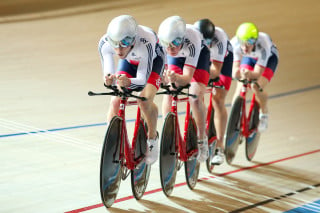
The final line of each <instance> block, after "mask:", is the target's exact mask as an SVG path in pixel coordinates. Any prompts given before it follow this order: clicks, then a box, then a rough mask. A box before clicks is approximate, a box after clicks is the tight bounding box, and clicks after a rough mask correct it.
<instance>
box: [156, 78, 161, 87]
mask: <svg viewBox="0 0 320 213" xmlns="http://www.w3.org/2000/svg"><path fill="white" fill-rule="evenodd" d="M160 83H161V79H160V78H159V79H157V80H156V85H157V87H160Z"/></svg>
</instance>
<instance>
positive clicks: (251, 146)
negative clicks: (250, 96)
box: [246, 101, 260, 161]
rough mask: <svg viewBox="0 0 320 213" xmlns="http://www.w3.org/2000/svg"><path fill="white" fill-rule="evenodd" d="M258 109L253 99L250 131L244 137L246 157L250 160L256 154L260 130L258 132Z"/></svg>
mask: <svg viewBox="0 0 320 213" xmlns="http://www.w3.org/2000/svg"><path fill="white" fill-rule="evenodd" d="M259 110H260V107H259V104H258V103H257V102H256V101H255V102H254V106H253V109H252V112H251V117H250V118H249V119H250V123H249V131H252V133H251V134H250V135H249V137H247V138H246V157H247V160H248V161H251V160H252V158H253V157H254V155H255V154H256V151H257V148H258V143H259V139H260V132H258V125H259Z"/></svg>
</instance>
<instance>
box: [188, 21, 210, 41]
mask: <svg viewBox="0 0 320 213" xmlns="http://www.w3.org/2000/svg"><path fill="white" fill-rule="evenodd" d="M193 25H194V26H195V27H196V28H197V29H198V30H200V32H201V33H202V34H203V37H204V39H210V40H212V39H213V37H214V32H215V26H214V24H213V23H212V22H211V21H210V20H209V19H200V20H199V21H196V22H195V23H194V24H193Z"/></svg>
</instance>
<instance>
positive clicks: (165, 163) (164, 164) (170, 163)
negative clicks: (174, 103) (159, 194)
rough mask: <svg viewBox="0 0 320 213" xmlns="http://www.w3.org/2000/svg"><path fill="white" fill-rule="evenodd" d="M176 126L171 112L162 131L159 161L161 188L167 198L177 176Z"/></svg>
mask: <svg viewBox="0 0 320 213" xmlns="http://www.w3.org/2000/svg"><path fill="white" fill-rule="evenodd" d="M176 125H177V124H176V116H175V114H173V113H171V112H169V113H168V114H167V116H166V119H165V122H164V125H163V129H162V134H161V142H160V143H161V145H160V159H159V162H160V179H161V187H162V191H163V192H164V194H165V195H166V196H170V194H171V193H172V191H173V188H174V184H175V181H176V174H177V165H178V153H177V151H178V150H176V139H177V137H176V133H175V128H176Z"/></svg>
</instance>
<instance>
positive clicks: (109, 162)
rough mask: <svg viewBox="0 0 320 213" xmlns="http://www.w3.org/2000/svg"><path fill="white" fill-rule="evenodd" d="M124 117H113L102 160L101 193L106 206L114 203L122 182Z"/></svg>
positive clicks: (104, 144)
mask: <svg viewBox="0 0 320 213" xmlns="http://www.w3.org/2000/svg"><path fill="white" fill-rule="evenodd" d="M121 129H122V119H121V118H120V117H118V116H115V117H113V119H112V120H111V121H110V124H109V127H108V129H107V132H106V135H105V139H104V143H103V147H102V153H101V161H100V194H101V199H102V202H103V204H104V206H105V207H107V208H109V207H111V205H112V204H113V203H114V201H115V199H116V197H117V194H118V191H119V187H120V182H121V168H122V164H121V162H120V159H119V157H120V156H119V154H120V140H121V133H120V131H121Z"/></svg>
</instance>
